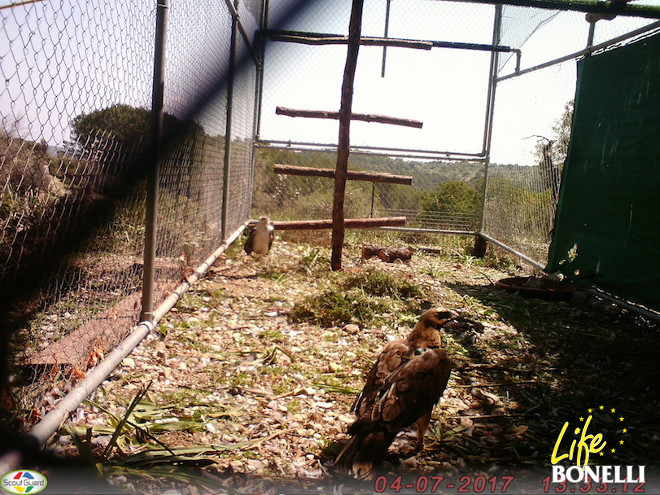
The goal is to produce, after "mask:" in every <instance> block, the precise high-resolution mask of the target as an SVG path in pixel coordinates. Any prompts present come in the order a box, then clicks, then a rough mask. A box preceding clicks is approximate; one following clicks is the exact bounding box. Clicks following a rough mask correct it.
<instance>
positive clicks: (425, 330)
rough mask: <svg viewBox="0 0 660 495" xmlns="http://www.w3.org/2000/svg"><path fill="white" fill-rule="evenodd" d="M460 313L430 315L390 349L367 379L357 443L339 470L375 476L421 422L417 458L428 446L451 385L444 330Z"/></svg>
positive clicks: (359, 402)
mask: <svg viewBox="0 0 660 495" xmlns="http://www.w3.org/2000/svg"><path fill="white" fill-rule="evenodd" d="M456 316H457V315H456V314H455V313H453V312H452V311H448V310H446V309H443V308H434V309H430V310H428V311H427V312H426V313H424V314H423V315H422V317H421V319H420V320H419V322H417V324H416V325H415V327H414V328H413V329H412V331H411V332H410V335H408V338H407V339H405V340H395V341H392V342H390V343H389V344H387V345H386V346H385V347H384V348H383V351H382V352H381V353H380V355H379V356H378V360H377V361H376V363H375V364H374V366H373V367H372V368H371V371H370V372H369V375H368V376H367V382H366V384H365V385H364V388H363V389H362V392H360V395H358V397H357V399H356V401H355V403H354V404H353V406H352V407H351V411H353V412H355V414H356V416H357V419H356V420H355V422H354V423H353V424H352V425H351V426H349V428H348V434H349V435H351V437H352V438H351V439H350V440H349V442H348V444H346V446H345V447H344V449H343V450H342V451H341V453H340V454H339V455H338V456H337V459H336V460H335V465H336V466H337V467H338V468H339V469H340V470H343V471H345V472H347V473H349V474H351V475H353V476H355V477H356V478H362V479H369V478H371V477H373V474H374V473H373V469H374V466H376V465H378V464H379V463H380V462H382V461H383V459H384V458H385V456H386V455H387V450H388V448H389V447H390V445H391V444H392V442H393V441H394V438H395V437H396V435H397V434H398V433H399V432H400V431H401V430H403V429H404V428H406V427H408V426H410V425H412V424H413V423H415V422H416V423H417V443H416V445H415V449H414V451H413V453H415V452H419V451H420V450H421V449H422V447H423V446H424V434H425V433H426V429H427V428H428V426H429V422H430V420H431V413H432V412H433V407H434V406H435V404H436V403H437V402H438V401H439V400H440V397H442V393H443V392H444V390H445V387H446V386H447V381H448V380H449V373H450V371H451V361H450V360H449V358H448V357H447V353H446V352H445V351H444V350H443V349H442V342H441V340H440V332H439V329H440V328H442V326H443V325H445V324H446V323H447V322H449V321H450V320H453V319H454V318H456Z"/></svg>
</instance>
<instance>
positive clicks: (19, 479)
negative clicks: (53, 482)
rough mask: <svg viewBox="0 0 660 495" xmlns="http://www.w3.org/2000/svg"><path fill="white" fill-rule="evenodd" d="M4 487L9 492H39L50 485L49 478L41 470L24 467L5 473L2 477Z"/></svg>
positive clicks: (1, 482) (0, 481)
mask: <svg viewBox="0 0 660 495" xmlns="http://www.w3.org/2000/svg"><path fill="white" fill-rule="evenodd" d="M0 484H1V485H2V488H3V489H4V490H5V491H7V492H9V493H29V494H33V493H39V492H40V491H42V490H43V489H44V488H46V486H47V485H48V480H47V479H46V477H45V476H44V475H43V474H41V473H40V472H39V471H31V470H29V469H23V470H21V471H12V472H10V473H7V474H5V475H4V476H3V477H2V479H0Z"/></svg>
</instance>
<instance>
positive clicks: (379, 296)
mask: <svg viewBox="0 0 660 495" xmlns="http://www.w3.org/2000/svg"><path fill="white" fill-rule="evenodd" d="M425 304H427V301H426V299H425V294H424V291H423V289H422V288H421V287H420V286H419V285H417V284H415V283H411V282H408V281H405V280H400V279H397V278H395V277H393V276H392V275H390V274H388V273H385V272H382V271H380V270H376V269H367V270H365V271H362V272H359V273H352V274H349V275H346V276H344V277H340V278H338V279H337V280H335V281H333V282H331V283H330V286H329V287H328V288H327V289H325V290H323V291H321V292H320V293H319V294H317V295H312V296H308V297H305V298H304V299H303V300H302V301H300V302H299V303H298V304H296V306H295V307H294V309H293V312H292V319H293V320H294V321H310V322H312V323H316V324H318V325H322V326H325V327H331V326H338V325H342V324H348V323H357V324H360V325H362V326H369V325H374V324H379V323H384V322H385V321H396V322H399V321H401V320H402V319H404V320H405V319H406V317H407V315H409V314H410V313H416V312H418V311H419V309H420V308H421V307H423V306H424V305H425ZM394 315H396V316H394Z"/></svg>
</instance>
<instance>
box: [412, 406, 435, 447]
mask: <svg viewBox="0 0 660 495" xmlns="http://www.w3.org/2000/svg"><path fill="white" fill-rule="evenodd" d="M432 412H433V411H432V410H431V411H428V412H425V413H424V414H423V415H422V416H421V417H420V418H419V419H418V420H417V443H416V444H415V450H413V454H416V453H418V452H420V451H421V450H422V449H423V448H424V434H425V433H426V430H428V428H429V423H430V422H431V413H432Z"/></svg>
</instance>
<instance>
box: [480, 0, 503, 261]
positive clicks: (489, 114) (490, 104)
mask: <svg viewBox="0 0 660 495" xmlns="http://www.w3.org/2000/svg"><path fill="white" fill-rule="evenodd" d="M501 27H502V6H501V5H497V6H495V20H494V23H493V46H497V45H499V43H500V36H501V35H500V30H501ZM498 61H499V52H497V51H493V52H491V55H490V73H489V80H488V96H487V103H486V106H487V108H486V122H485V126H484V139H483V154H484V156H485V157H486V161H485V168H484V185H483V189H482V198H481V216H480V218H479V224H478V225H477V232H478V233H480V234H481V233H482V232H483V229H484V223H485V220H486V199H487V198H486V196H487V194H488V167H489V164H490V146H491V138H492V135H493V116H494V111H495V90H496V88H497V64H498ZM479 242H480V241H479V240H477V241H476V243H477V244H478V243H479ZM477 250H479V251H483V250H484V246H477V245H475V251H477Z"/></svg>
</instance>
